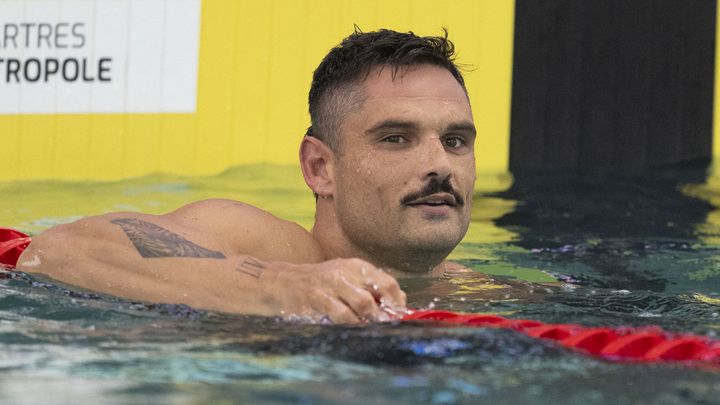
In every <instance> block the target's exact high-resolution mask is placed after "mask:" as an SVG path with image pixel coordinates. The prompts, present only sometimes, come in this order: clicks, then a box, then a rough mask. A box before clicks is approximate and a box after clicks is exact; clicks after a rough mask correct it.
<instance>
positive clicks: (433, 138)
mask: <svg viewBox="0 0 720 405" xmlns="http://www.w3.org/2000/svg"><path fill="white" fill-rule="evenodd" d="M358 86H359V87H360V89H361V91H360V93H361V103H360V104H359V106H358V107H357V108H355V109H353V110H352V111H350V112H349V113H348V114H347V115H346V116H345V117H344V119H343V120H342V124H341V130H340V132H341V133H340V148H339V150H338V151H337V152H334V151H332V150H330V149H329V148H328V147H327V146H326V145H325V144H324V143H322V142H321V141H320V140H318V139H317V138H312V137H305V138H304V139H303V141H302V143H301V147H300V163H301V168H302V170H303V175H304V178H305V180H306V182H307V184H308V186H309V187H310V188H311V189H312V190H313V191H314V192H315V193H317V194H318V195H319V196H320V198H318V200H317V204H316V217H315V225H314V227H313V229H312V231H311V232H308V231H306V230H305V229H303V228H302V227H300V226H298V225H296V224H294V223H291V222H289V221H285V220H282V219H280V218H277V217H275V216H273V215H271V214H269V213H268V212H265V211H263V210H262V209H260V208H257V207H253V206H250V205H247V204H243V203H240V202H237V201H229V200H205V201H198V202H195V203H192V204H188V205H186V206H184V207H181V208H179V209H178V210H176V211H174V212H171V213H168V214H165V215H148V214H142V213H132V212H130V213H128V212H122V213H109V214H104V215H100V216H96V217H88V218H85V219H82V220H80V221H77V222H75V223H73V224H67V225H61V226H57V227H53V228H51V229H49V230H47V231H45V232H43V233H42V234H40V235H37V236H36V237H35V239H34V241H33V243H31V244H30V246H29V248H28V250H27V251H26V252H25V253H24V254H23V256H21V257H20V266H19V268H20V269H21V270H23V271H27V272H29V273H34V274H40V275H43V276H46V277H49V278H51V279H54V280H58V281H60V282H63V283H66V284H70V285H74V286H78V287H80V288H84V289H87V290H92V291H98V292H102V293H106V294H111V295H115V296H119V297H123V298H127V299H133V300H139V301H145V302H153V303H157V302H164V303H182V304H187V305H190V306H192V307H195V308H199V309H209V310H216V311H222V312H230V313H243V314H256V315H266V316H283V317H291V316H299V317H301V318H303V319H308V320H322V319H330V320H332V321H334V322H341V323H346V322H347V323H353V322H361V321H372V320H384V319H388V318H389V317H394V316H400V315H402V313H403V312H404V311H405V307H406V302H407V298H406V295H405V293H404V292H403V291H402V290H401V288H400V285H399V284H398V282H397V278H401V277H403V276H406V275H408V274H427V275H431V276H438V275H443V274H446V273H448V272H449V271H463V270H464V271H468V270H467V269H463V268H462V266H459V265H457V264H454V263H450V262H447V261H445V258H446V257H447V255H448V254H449V253H450V252H451V251H452V249H453V248H454V247H455V246H456V245H457V244H458V243H459V242H460V240H461V239H462V237H463V236H464V235H465V232H466V231H467V228H468V225H469V222H470V212H471V205H472V192H473V185H474V182H475V158H474V154H473V144H474V140H475V128H474V126H473V120H472V113H471V110H470V105H469V102H468V99H467V96H466V94H465V92H464V91H463V89H462V87H461V85H460V84H459V83H457V81H455V79H454V77H453V76H452V75H451V74H450V73H449V72H448V71H446V70H444V69H441V68H438V67H434V66H429V65H420V66H415V67H412V68H410V69H404V70H401V71H400V72H398V74H397V75H395V76H394V77H393V75H392V72H391V70H390V69H375V70H373V71H371V72H370V74H369V76H368V77H367V79H366V80H364V81H363V82H362V83H359V84H358ZM68 252H74V254H72V255H70V254H68Z"/></svg>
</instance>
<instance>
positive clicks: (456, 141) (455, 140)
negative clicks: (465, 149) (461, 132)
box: [445, 136, 465, 148]
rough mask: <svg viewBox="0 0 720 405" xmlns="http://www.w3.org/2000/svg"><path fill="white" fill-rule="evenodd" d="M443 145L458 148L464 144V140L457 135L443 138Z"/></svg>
mask: <svg viewBox="0 0 720 405" xmlns="http://www.w3.org/2000/svg"><path fill="white" fill-rule="evenodd" d="M445 146H447V147H448V148H460V147H462V146H465V140H464V139H462V138H460V137H457V136H453V137H451V138H445Z"/></svg>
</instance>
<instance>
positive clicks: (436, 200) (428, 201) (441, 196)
mask: <svg viewBox="0 0 720 405" xmlns="http://www.w3.org/2000/svg"><path fill="white" fill-rule="evenodd" d="M407 205H410V206H414V205H428V206H431V207H436V206H442V205H447V206H450V207H455V206H457V200H456V199H455V196H453V195H452V194H449V193H437V194H433V195H429V196H427V197H422V198H418V199H416V200H413V201H410V202H408V203H407Z"/></svg>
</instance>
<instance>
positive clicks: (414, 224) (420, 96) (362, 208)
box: [334, 66, 475, 267]
mask: <svg viewBox="0 0 720 405" xmlns="http://www.w3.org/2000/svg"><path fill="white" fill-rule="evenodd" d="M364 88H365V90H364V93H365V95H366V97H365V98H364V103H363V107H362V108H361V109H360V110H359V111H356V112H353V113H350V114H348V115H347V118H346V119H345V120H344V121H343V126H342V128H343V130H342V134H343V135H342V136H343V140H342V144H343V146H342V149H341V152H339V153H336V158H337V162H336V193H335V196H334V200H335V201H334V202H335V210H336V214H337V221H338V222H339V224H340V226H341V228H342V230H343V233H344V237H346V238H347V239H348V240H349V241H350V242H351V243H352V244H353V245H354V246H356V247H357V249H358V250H360V251H362V252H363V253H365V255H366V256H374V257H378V258H379V257H384V258H387V257H390V258H393V257H394V259H391V260H389V261H392V262H397V261H401V262H402V261H405V262H410V261H412V260H410V259H408V257H410V258H412V257H420V256H423V255H427V256H428V257H430V256H432V257H434V258H437V257H440V256H442V258H444V257H445V256H446V255H447V254H449V252H450V251H451V250H452V249H453V248H454V247H455V246H456V245H457V243H459V242H460V240H461V239H462V237H463V236H464V234H465V232H466V231H467V227H468V224H469V213H470V209H471V207H470V206H471V199H472V189H473V184H474V179H475V166H474V155H473V153H472V145H470V151H469V153H468V154H466V155H464V156H459V155H456V154H450V155H449V156H448V157H444V156H443V157H442V158H447V159H448V165H449V166H450V170H449V172H448V174H447V175H446V176H444V177H443V178H439V176H436V177H433V176H429V175H428V173H426V172H428V171H430V170H432V167H429V166H428V167H425V166H427V160H428V159H427V154H428V153H429V152H426V151H424V150H426V149H427V147H426V145H429V144H427V143H426V142H442V139H441V137H443V136H445V132H446V131H447V128H448V127H450V126H452V125H455V124H457V123H458V122H460V123H464V124H467V123H468V122H469V123H470V124H471V123H472V114H471V113H470V107H469V103H468V101H467V98H466V95H465V93H464V90H463V89H462V87H461V86H460V85H459V84H458V83H457V82H456V81H455V79H454V78H453V77H452V75H451V74H450V73H449V72H447V71H446V70H444V69H441V68H437V67H432V66H427V67H425V66H423V67H419V68H417V69H415V70H413V71H408V72H406V73H405V74H404V75H403V76H398V77H396V78H394V79H393V78H392V77H391V76H390V74H389V72H387V71H380V72H379V73H377V74H371V75H370V76H369V77H368V79H367V80H366V81H365V83H364ZM387 119H391V120H397V121H398V122H409V123H413V125H414V126H415V127H417V128H418V129H417V131H416V132H413V133H410V132H407V133H404V132H399V133H400V134H401V136H402V137H406V138H408V139H407V141H408V142H409V143H407V144H406V143H402V142H401V143H398V144H397V145H396V144H391V143H389V142H386V139H387V138H382V136H381V137H373V136H368V134H367V133H366V132H367V130H368V128H370V127H372V126H373V125H375V124H376V123H378V122H381V121H383V120H387ZM428 134H432V135H428ZM389 135H390V136H393V135H392V134H391V133H390V134H389ZM383 136H384V135H383ZM473 139H474V134H473ZM392 140H393V141H394V140H395V139H394V138H392ZM413 142H414V143H413ZM415 144H417V146H416V145H415ZM423 148H426V149H423ZM433 153H435V152H433ZM443 153H444V152H443ZM431 157H432V156H431ZM438 192H444V193H448V194H450V195H452V196H453V197H454V198H455V200H456V202H458V204H457V206H456V207H452V210H450V212H449V215H447V218H441V217H438V218H436V220H425V219H423V218H422V217H421V216H418V215H416V208H413V207H410V206H408V205H407V204H406V203H407V202H409V201H413V200H416V199H418V198H422V197H425V196H428V195H432V194H436V193H438ZM434 260H436V259H434ZM395 266H396V267H397V266H398V264H397V263H395Z"/></svg>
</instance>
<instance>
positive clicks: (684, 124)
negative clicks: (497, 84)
mask: <svg viewBox="0 0 720 405" xmlns="http://www.w3.org/2000/svg"><path fill="white" fill-rule="evenodd" d="M715 7H716V2H715V0H693V1H687V0H632V1H627V0H542V1H537V0H517V1H516V16H515V50H514V63H513V91H512V119H511V138H510V169H511V170H512V171H523V170H553V169H566V170H567V169H570V170H573V169H588V168H596V167H637V168H644V167H653V166H661V165H667V164H673V163H679V162H683V161H689V160H703V159H705V160H709V159H710V158H711V153H712V147H711V146H712V145H711V144H712V125H713V81H714V80H713V79H714V71H715V66H714V57H715V55H714V54H715Z"/></svg>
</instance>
